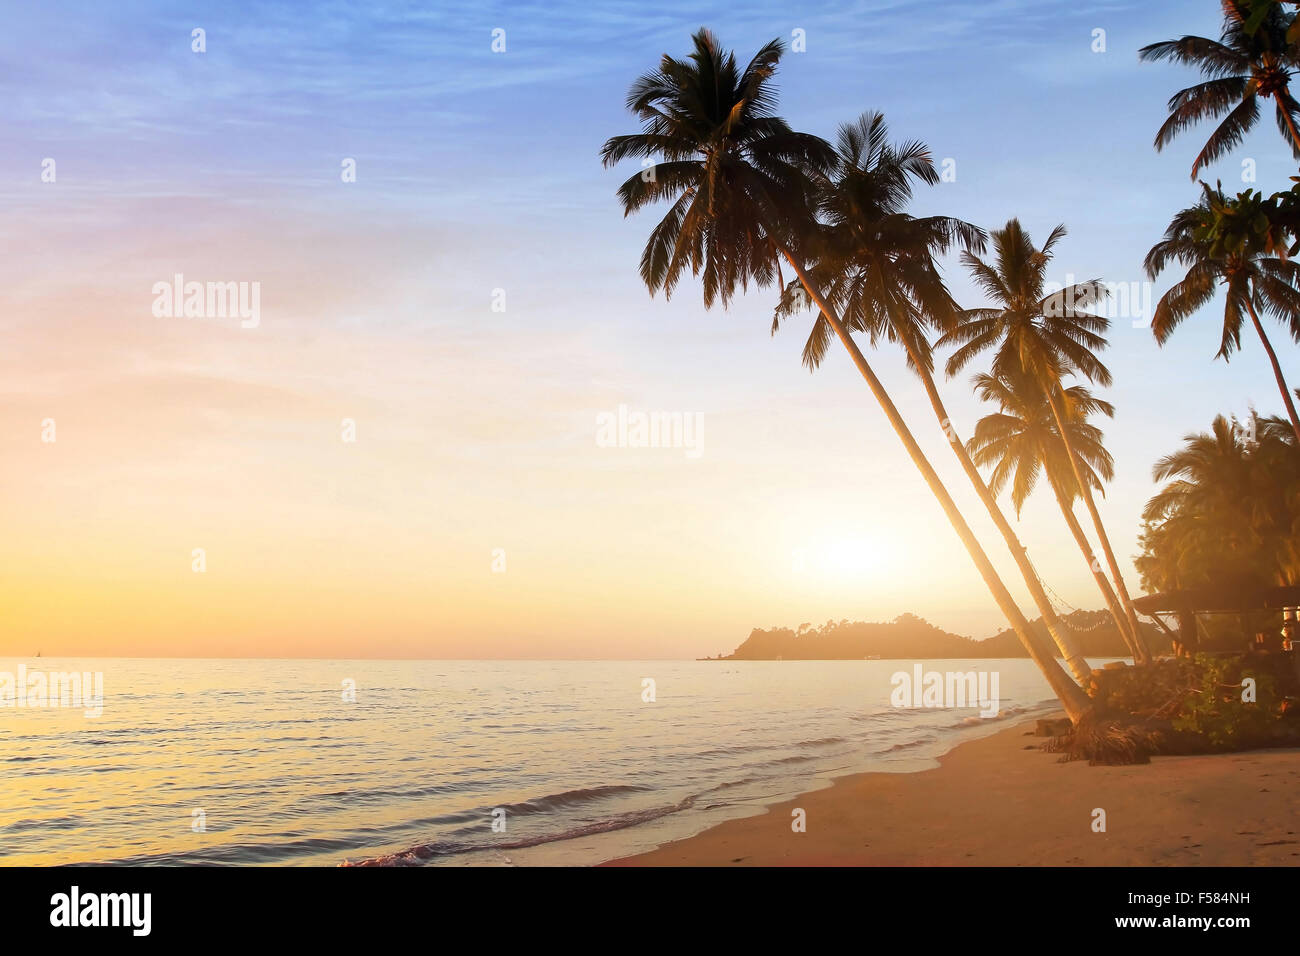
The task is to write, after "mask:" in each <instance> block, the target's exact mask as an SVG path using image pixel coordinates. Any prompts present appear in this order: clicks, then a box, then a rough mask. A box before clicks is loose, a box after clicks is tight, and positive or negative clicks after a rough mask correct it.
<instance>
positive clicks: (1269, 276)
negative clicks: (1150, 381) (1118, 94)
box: [1146, 183, 1300, 440]
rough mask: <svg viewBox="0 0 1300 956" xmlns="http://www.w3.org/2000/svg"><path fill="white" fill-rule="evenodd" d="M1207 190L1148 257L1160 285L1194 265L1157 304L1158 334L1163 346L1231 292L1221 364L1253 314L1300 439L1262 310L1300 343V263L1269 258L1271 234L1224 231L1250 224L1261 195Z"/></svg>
mask: <svg viewBox="0 0 1300 956" xmlns="http://www.w3.org/2000/svg"><path fill="white" fill-rule="evenodd" d="M1201 189H1202V195H1201V200H1200V202H1198V203H1197V204H1196V205H1195V206H1192V207H1190V208H1188V209H1184V210H1182V211H1181V212H1179V213H1178V214H1177V215H1175V216H1174V218H1173V221H1172V222H1170V224H1169V228H1168V229H1166V230H1165V236H1164V238H1163V239H1162V240H1161V241H1160V242H1158V243H1156V244H1155V246H1153V247H1152V249H1151V251H1150V252H1148V253H1147V257H1146V271H1147V275H1148V276H1150V277H1151V278H1152V279H1153V280H1154V279H1155V278H1156V276H1158V275H1159V274H1160V273H1161V272H1162V271H1163V270H1164V268H1165V267H1166V266H1167V265H1168V264H1169V263H1170V262H1178V263H1179V264H1181V265H1183V266H1186V267H1187V275H1186V276H1184V277H1183V278H1182V279H1181V280H1180V281H1179V282H1177V283H1175V284H1174V286H1173V288H1171V289H1170V290H1169V291H1168V292H1166V293H1165V294H1164V296H1163V297H1162V298H1161V299H1160V301H1159V302H1158V303H1156V309H1155V314H1154V315H1153V316H1152V317H1151V331H1152V332H1153V333H1154V334H1155V337H1156V341H1157V342H1158V343H1160V344H1161V345H1163V344H1164V343H1165V342H1166V341H1167V340H1168V338H1169V336H1170V335H1172V334H1173V331H1174V329H1176V328H1177V327H1178V325H1179V324H1180V323H1181V322H1182V321H1183V319H1185V318H1187V317H1188V316H1189V315H1191V314H1192V313H1194V312H1196V311H1197V310H1198V309H1200V308H1201V307H1202V306H1204V305H1207V304H1208V303H1209V302H1210V300H1211V299H1213V298H1214V295H1215V292H1216V291H1217V289H1218V287H1219V286H1223V291H1224V293H1225V298H1226V301H1225V304H1224V309H1223V330H1222V334H1221V336H1220V339H1219V351H1218V352H1217V353H1216V354H1215V358H1222V359H1223V360H1224V361H1225V362H1226V361H1228V359H1229V358H1230V356H1231V355H1232V353H1233V352H1234V351H1235V350H1236V349H1238V348H1240V347H1241V326H1242V319H1243V318H1244V317H1245V316H1247V315H1248V316H1250V321H1251V324H1252V325H1253V326H1254V327H1255V333H1256V334H1257V335H1258V336H1259V341H1260V343H1261V344H1263V346H1264V351H1265V352H1267V353H1268V360H1269V362H1270V363H1272V366H1273V378H1274V379H1275V380H1276V381H1277V387H1278V390H1279V391H1280V392H1281V393H1282V402H1283V404H1284V405H1285V406H1286V412H1287V416H1288V417H1289V418H1290V419H1291V427H1292V428H1293V429H1295V434H1296V439H1297V440H1300V418H1298V417H1297V416H1296V407H1295V402H1294V401H1292V398H1291V390H1290V389H1289V388H1288V387H1287V383H1286V377H1285V376H1284V375H1283V374H1282V366H1281V365H1280V364H1279V363H1278V360H1277V353H1276V352H1274V351H1273V345H1272V343H1271V342H1269V340H1268V335H1267V334H1266V333H1265V332H1264V325H1263V323H1261V322H1260V319H1259V314H1260V313H1261V312H1263V313H1265V314H1268V315H1272V316H1273V317H1274V318H1276V319H1278V320H1279V321H1281V323H1282V325H1283V327H1284V328H1285V329H1286V330H1287V331H1288V332H1290V334H1291V338H1292V339H1294V340H1296V341H1298V342H1300V291H1297V290H1296V284H1297V282H1300V265H1297V263H1296V261H1295V260H1294V259H1280V258H1275V257H1274V256H1271V255H1269V252H1271V251H1273V250H1272V248H1271V246H1273V245H1274V243H1275V241H1276V240H1275V239H1273V238H1272V237H1270V234H1269V233H1268V231H1267V229H1263V230H1260V231H1256V230H1255V229H1253V228H1241V229H1237V230H1235V231H1232V232H1231V233H1226V234H1225V232H1224V231H1223V228H1222V224H1223V223H1224V222H1225V221H1228V222H1230V221H1232V220H1233V219H1240V218H1243V217H1242V215H1241V213H1242V211H1243V210H1244V209H1245V208H1253V207H1254V204H1255V203H1256V202H1257V199H1256V197H1255V196H1254V195H1253V194H1242V195H1241V196H1238V197H1237V198H1236V199H1228V198H1227V197H1226V196H1224V194H1223V190H1222V189H1221V188H1219V189H1213V190H1212V189H1210V187H1209V186H1208V185H1207V184H1205V183H1202V184H1201ZM1250 218H1251V219H1254V218H1255V217H1254V216H1251V217H1250ZM1264 218H1265V219H1266V218H1267V216H1265V217H1264Z"/></svg>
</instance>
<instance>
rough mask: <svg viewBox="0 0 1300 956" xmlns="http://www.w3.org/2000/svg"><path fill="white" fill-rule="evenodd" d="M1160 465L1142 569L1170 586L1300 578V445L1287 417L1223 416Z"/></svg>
mask: <svg viewBox="0 0 1300 956" xmlns="http://www.w3.org/2000/svg"><path fill="white" fill-rule="evenodd" d="M1183 441H1184V444H1183V447H1182V448H1180V449H1178V450H1177V451H1175V452H1173V453H1172V454H1169V455H1166V456H1165V457H1163V458H1161V459H1160V460H1159V461H1157V462H1156V464H1155V467H1154V468H1153V474H1154V477H1155V479H1156V481H1161V482H1167V484H1166V485H1165V486H1164V487H1162V488H1161V489H1160V491H1159V492H1157V493H1156V494H1155V495H1154V496H1153V497H1152V498H1151V500H1150V501H1148V502H1147V505H1146V508H1145V510H1144V512H1143V518H1144V519H1145V520H1146V521H1147V532H1146V534H1145V535H1144V539H1143V540H1144V544H1145V545H1146V553H1145V554H1143V555H1142V557H1140V558H1139V567H1141V568H1142V570H1143V573H1144V574H1145V575H1147V576H1148V577H1149V578H1150V579H1151V580H1152V582H1153V583H1154V584H1155V585H1156V586H1158V587H1162V588H1179V587H1204V586H1210V585H1216V584H1217V585H1222V583H1223V582H1224V581H1228V582H1231V583H1234V584H1237V585H1239V586H1242V587H1252V586H1253V587H1259V586H1264V585H1269V584H1294V583H1296V581H1297V580H1300V544H1298V540H1297V535H1296V532H1297V530H1300V529H1298V528H1297V525H1300V445H1297V443H1296V441H1295V436H1294V434H1293V433H1292V431H1291V429H1290V428H1289V427H1288V424H1287V422H1286V421H1285V420H1283V419H1281V418H1276V417H1268V418H1261V417H1258V416H1255V415H1254V414H1253V413H1252V415H1251V419H1250V422H1249V427H1246V428H1243V427H1242V426H1241V425H1239V424H1238V423H1236V422H1235V421H1230V420H1228V419H1226V418H1224V417H1223V416H1222V415H1220V416H1218V417H1217V418H1215V420H1214V422H1213V425H1212V426H1211V429H1210V431H1209V432H1202V433H1199V434H1191V435H1187V436H1186V437H1185V438H1184V440H1183Z"/></svg>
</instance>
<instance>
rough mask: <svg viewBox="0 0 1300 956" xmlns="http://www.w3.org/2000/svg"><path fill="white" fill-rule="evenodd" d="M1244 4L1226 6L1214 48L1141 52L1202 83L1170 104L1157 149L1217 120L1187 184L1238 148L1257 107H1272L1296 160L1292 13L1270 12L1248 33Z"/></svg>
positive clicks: (1189, 45)
mask: <svg viewBox="0 0 1300 956" xmlns="http://www.w3.org/2000/svg"><path fill="white" fill-rule="evenodd" d="M1245 8H1246V4H1244V3H1242V2H1241V0H1223V29H1222V31H1221V34H1220V36H1219V39H1218V40H1210V39H1207V38H1206V37H1198V36H1185V37H1181V38H1179V39H1177V40H1165V41H1163V42H1161V43H1152V44H1150V45H1149V46H1144V47H1143V48H1142V49H1141V50H1139V51H1138V56H1140V57H1141V58H1142V59H1143V60H1172V61H1173V62H1175V63H1182V64H1184V65H1187V66H1194V67H1196V68H1197V69H1199V70H1200V71H1201V75H1202V76H1204V77H1206V79H1205V81H1204V82H1202V83H1198V84H1197V85H1195V86H1191V87H1188V88H1187V89H1185V90H1180V91H1179V92H1177V93H1175V94H1174V95H1173V97H1172V98H1171V99H1170V100H1169V118H1168V119H1166V120H1165V122H1164V125H1162V126H1161V127H1160V131H1159V132H1158V133H1157V134H1156V149H1163V148H1164V147H1165V146H1166V145H1167V144H1168V143H1169V142H1170V141H1171V140H1172V139H1173V138H1174V137H1175V136H1177V135H1178V134H1179V133H1181V132H1183V131H1184V130H1186V129H1189V128H1190V127H1192V126H1195V125H1196V124H1197V123H1198V122H1200V121H1201V120H1203V119H1207V118H1214V119H1219V118H1220V117H1221V118H1222V119H1221V121H1220V123H1219V125H1218V127H1216V128H1215V130H1214V132H1213V133H1211V134H1210V138H1209V139H1208V140H1207V141H1206V143H1205V145H1204V146H1203V147H1202V148H1201V151H1200V152H1199V153H1198V154H1197V156H1196V160H1195V161H1194V162H1193V163H1192V179H1195V178H1196V176H1197V173H1199V172H1200V169H1201V167H1202V166H1205V165H1206V164H1208V163H1212V162H1214V161H1215V160H1216V159H1218V158H1220V157H1221V156H1223V155H1225V154H1226V153H1228V152H1229V151H1230V150H1232V148H1233V147H1234V146H1236V145H1238V144H1239V143H1240V142H1241V141H1242V138H1243V137H1244V136H1245V135H1246V133H1247V132H1249V131H1250V129H1251V128H1252V127H1253V126H1254V125H1255V124H1256V123H1257V122H1258V121H1259V110H1260V104H1259V100H1260V99H1261V98H1267V99H1271V100H1273V105H1274V108H1275V110H1276V113H1277V125H1278V129H1279V130H1281V132H1282V135H1283V136H1285V137H1287V139H1288V140H1289V142H1290V144H1291V149H1292V152H1293V153H1294V154H1295V155H1296V156H1297V157H1300V132H1297V124H1296V119H1297V115H1298V114H1300V103H1297V102H1296V100H1295V99H1294V98H1293V97H1292V96H1291V90H1290V80H1291V77H1292V75H1293V74H1294V73H1295V71H1296V70H1297V68H1300V58H1297V54H1296V49H1295V47H1294V46H1293V45H1292V44H1290V43H1289V42H1288V41H1287V31H1288V30H1289V29H1290V28H1291V25H1292V23H1293V21H1294V20H1295V17H1296V15H1295V13H1294V12H1292V11H1289V10H1285V9H1283V7H1282V6H1281V5H1280V4H1273V5H1272V7H1271V9H1269V11H1268V12H1267V13H1266V14H1264V15H1263V16H1261V17H1260V18H1259V19H1258V23H1257V24H1252V28H1249V29H1248V28H1247V20H1248V19H1249V11H1248V10H1247V9H1245Z"/></svg>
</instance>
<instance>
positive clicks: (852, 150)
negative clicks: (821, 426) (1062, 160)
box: [772, 113, 1091, 683]
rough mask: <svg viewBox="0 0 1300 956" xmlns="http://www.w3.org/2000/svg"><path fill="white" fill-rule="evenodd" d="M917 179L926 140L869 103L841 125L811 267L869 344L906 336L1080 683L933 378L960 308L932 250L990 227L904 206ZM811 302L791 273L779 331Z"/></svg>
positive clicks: (816, 330) (1069, 647) (815, 350)
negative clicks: (897, 134)
mask: <svg viewBox="0 0 1300 956" xmlns="http://www.w3.org/2000/svg"><path fill="white" fill-rule="evenodd" d="M913 181H919V182H922V183H927V184H930V185H933V184H935V183H937V182H939V174H938V173H937V172H936V170H935V168H934V163H933V161H932V159H931V157H930V152H929V150H928V149H927V148H926V146H925V145H924V144H922V143H919V142H907V143H903V144H900V145H891V144H890V142H889V131H888V127H887V126H886V125H885V120H884V117H883V116H882V115H881V114H880V113H864V114H863V115H862V116H861V117H859V119H858V120H857V122H855V123H850V124H845V125H843V126H841V127H840V129H839V136H838V139H837V142H836V161H835V165H834V168H833V169H832V170H831V174H830V175H829V176H827V177H820V178H817V179H816V180H815V185H816V186H817V187H818V196H817V204H818V209H819V212H820V213H821V217H820V221H819V222H818V223H817V224H816V228H815V235H814V237H813V239H812V241H811V242H810V243H809V247H810V249H809V251H810V253H811V254H815V256H816V260H815V262H813V264H811V265H810V266H809V270H808V271H809V274H810V275H811V276H812V277H813V280H814V281H815V282H816V283H818V285H820V286H821V288H822V289H823V293H824V295H825V296H826V299H827V301H829V302H830V303H831V304H832V305H833V306H835V308H836V309H837V310H838V311H839V314H840V316H841V318H842V319H843V321H844V324H845V325H846V326H847V327H848V328H849V329H850V330H851V331H855V332H863V333H865V334H866V335H868V336H869V337H870V340H871V342H872V344H875V343H876V342H877V341H878V340H879V339H880V338H882V337H883V338H885V339H887V340H889V341H891V342H894V343H897V344H900V345H902V347H903V348H904V350H905V351H906V353H907V358H908V365H909V367H910V368H911V369H912V370H913V371H914V372H916V374H917V375H918V376H919V378H920V379H921V382H922V384H923V385H924V387H925V392H926V395H927V396H928V398H929V400H930V407H931V409H932V410H933V411H934V415H935V418H936V419H937V421H938V423H939V427H940V428H941V429H943V431H944V433H945V435H946V436H947V438H948V442H949V445H950V447H951V448H952V450H953V452H954V454H956V456H957V459H958V461H959V462H960V463H961V465H962V468H963V470H964V471H965V472H966V476H967V478H968V479H969V480H970V483H971V486H972V487H973V488H974V489H975V492H976V494H977V495H978V496H979V498H980V500H981V502H983V504H984V507H985V509H986V510H987V511H988V513H989V516H990V517H991V518H992V519H993V523H994V525H995V526H996V527H997V529H998V531H999V532H1000V533H1001V535H1002V538H1003V540H1004V541H1005V542H1006V544H1007V548H1008V549H1009V550H1010V552H1011V555H1012V557H1013V558H1014V559H1015V561H1016V564H1017V566H1018V567H1019V569H1020V573H1021V575H1022V576H1023V578H1024V580H1025V585H1026V586H1027V587H1028V589H1029V592H1030V596H1031V597H1032V598H1033V600H1034V603H1035V605H1036V606H1037V607H1038V610H1039V613H1040V614H1041V615H1042V617H1043V623H1044V624H1045V625H1046V627H1047V630H1048V633H1049V634H1050V635H1051V636H1052V639H1053V641H1054V642H1055V643H1056V645H1057V647H1058V648H1059V649H1060V651H1061V655H1062V656H1063V657H1064V658H1065V661H1066V664H1067V666H1068V667H1069V668H1070V671H1071V673H1073V674H1074V676H1075V679H1076V680H1078V681H1079V682H1080V683H1083V682H1085V681H1087V680H1088V678H1089V676H1090V674H1091V668H1090V667H1089V666H1088V662H1087V661H1086V660H1085V659H1084V657H1083V654H1082V653H1081V652H1080V651H1079V648H1078V645H1077V642H1076V641H1075V640H1074V638H1073V636H1072V635H1071V633H1070V632H1069V630H1068V629H1067V628H1066V627H1065V625H1064V624H1063V623H1062V622H1061V620H1060V618H1059V617H1058V616H1057V613H1056V609H1055V608H1054V607H1053V606H1052V602H1051V601H1050V600H1049V599H1048V597H1047V593H1046V591H1044V589H1043V585H1042V582H1041V581H1040V580H1039V578H1038V574H1037V572H1036V571H1035V570H1034V567H1033V564H1032V563H1030V561H1029V556H1028V554H1027V553H1026V551H1025V548H1024V546H1023V545H1022V544H1021V543H1020V540H1019V538H1017V537H1016V533H1015V531H1014V530H1013V529H1012V527H1011V523H1010V522H1009V521H1007V518H1006V516H1005V515H1004V514H1003V513H1002V509H1001V508H999V507H998V504H997V500H996V499H995V497H994V496H993V494H992V493H991V492H990V491H989V489H988V487H987V486H986V485H985V483H984V479H983V476H982V475H981V474H980V472H979V469H978V468H977V467H976V466H975V464H974V462H972V461H971V459H970V456H969V455H968V454H967V453H966V447H965V445H964V444H963V443H962V441H961V438H960V437H959V436H958V434H957V430H956V427H955V425H954V424H953V422H952V419H951V418H950V417H949V415H948V410H947V408H946V407H945V406H944V403H943V399H942V397H941V396H940V394H939V390H938V388H937V387H936V385H935V382H934V356H933V350H932V349H931V346H930V340H929V333H930V332H931V331H933V330H935V329H943V328H946V327H950V326H951V325H952V323H953V321H954V319H955V316H956V313H957V305H956V303H955V302H954V301H953V299H952V297H951V295H950V294H949V292H948V289H947V287H946V286H945V285H944V282H943V279H942V277H941V276H940V275H939V270H938V269H937V267H936V266H935V263H934V254H936V253H937V254H942V253H944V252H946V251H947V250H948V249H949V248H951V247H952V245H954V244H956V243H959V244H960V245H962V246H963V247H964V248H966V249H977V250H979V251H983V248H984V242H985V236H984V232H983V230H980V229H978V228H976V227H975V226H972V225H971V224H969V223H966V222H963V221H961V220H959V219H953V218H950V217H947V216H930V217H926V218H922V219H918V218H914V217H912V216H910V215H908V214H907V213H905V212H903V209H904V208H905V207H906V205H907V203H908V201H909V200H910V199H911V196H912V185H913ZM807 304H808V302H807V297H806V296H805V295H804V294H803V290H802V287H800V286H799V285H798V284H797V283H791V285H790V287H789V288H788V289H787V290H786V295H785V296H783V298H782V300H781V303H780V304H779V305H778V307H777V310H776V315H775V318H774V321H773V328H772V330H773V332H775V331H776V329H777V327H778V326H779V324H780V321H781V319H782V318H784V317H785V316H786V315H789V314H791V313H792V312H794V311H796V310H798V309H799V308H801V307H804V306H806V305H807ZM831 334H832V333H831V327H830V324H829V323H828V322H827V321H826V320H825V318H824V317H819V318H818V319H816V320H815V321H814V323H813V327H812V331H811V333H810V335H809V337H808V341H807V343H806V344H805V346H804V352H803V358H804V364H805V365H807V366H808V368H809V369H813V368H816V367H817V365H818V364H820V362H821V360H822V358H823V357H824V356H825V354H826V351H827V349H828V347H829V345H830V338H831Z"/></svg>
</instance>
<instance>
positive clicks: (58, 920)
mask: <svg viewBox="0 0 1300 956" xmlns="http://www.w3.org/2000/svg"><path fill="white" fill-rule="evenodd" d="M50 906H51V909H50V925H51V926H59V927H64V926H66V927H74V926H126V927H129V928H130V929H131V935H133V936H148V935H149V932H150V930H151V929H152V927H153V894H151V893H85V894H83V893H82V892H81V888H80V887H77V886H74V887H73V888H72V891H71V892H69V893H55V894H54V895H53V896H51V897H50Z"/></svg>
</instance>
